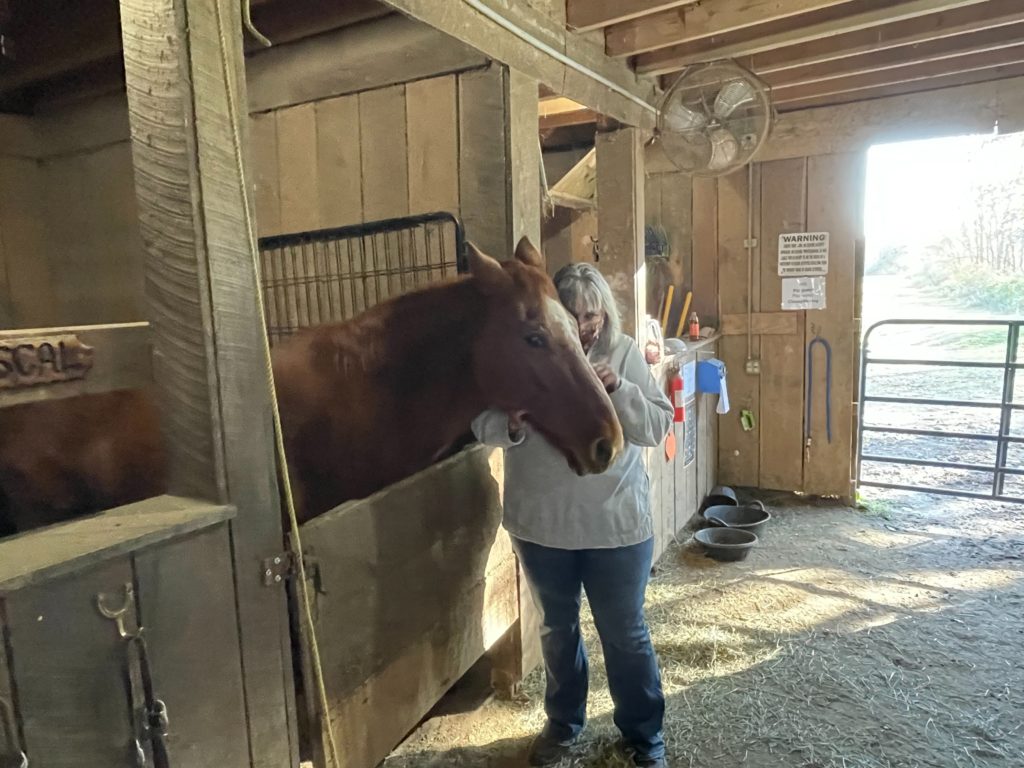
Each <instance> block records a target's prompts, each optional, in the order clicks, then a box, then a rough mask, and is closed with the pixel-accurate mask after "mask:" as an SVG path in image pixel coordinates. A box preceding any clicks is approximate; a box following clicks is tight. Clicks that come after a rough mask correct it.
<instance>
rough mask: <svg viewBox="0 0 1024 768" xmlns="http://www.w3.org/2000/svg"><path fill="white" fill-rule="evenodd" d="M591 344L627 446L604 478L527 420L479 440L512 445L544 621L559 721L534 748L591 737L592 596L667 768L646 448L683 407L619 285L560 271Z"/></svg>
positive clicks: (633, 712)
mask: <svg viewBox="0 0 1024 768" xmlns="http://www.w3.org/2000/svg"><path fill="white" fill-rule="evenodd" d="M555 286H556V287H557V289H558V295H559V298H560V299H561V301H562V304H563V305H565V307H566V309H567V310H569V312H570V313H571V314H572V315H573V316H574V317H575V318H576V323H577V325H578V327H579V335H580V342H581V343H582V344H583V349H584V351H585V352H586V353H587V356H588V358H589V359H590V360H591V362H592V363H593V365H594V368H595V370H596V372H597V374H598V377H599V378H600V379H601V381H602V382H603V383H604V385H605V388H606V389H607V390H608V394H609V396H610V397H611V400H612V403H613V405H614V406H615V410H616V412H617V414H618V417H619V421H620V422H621V424H622V430H623V434H624V437H625V442H626V445H625V448H624V450H623V452H622V454H621V455H620V456H619V458H618V459H617V460H616V461H615V463H614V464H613V465H612V466H611V467H610V468H609V469H608V471H606V472H605V473H604V474H601V475H587V476H584V477H578V476H577V475H576V474H575V473H574V472H572V471H571V470H570V469H569V467H568V466H567V465H566V462H565V459H564V458H563V457H562V456H561V454H559V453H558V451H557V450H556V449H555V448H553V447H552V446H551V444H550V443H548V442H547V441H546V440H545V439H544V438H543V437H542V436H541V435H540V434H539V433H538V432H536V431H534V430H532V429H531V428H530V426H529V424H524V423H523V422H522V421H521V420H520V419H519V418H517V417H516V416H515V415H509V414H506V413H502V412H496V411H488V412H485V413H483V414H481V415H480V416H479V417H477V419H476V420H475V421H474V422H473V432H474V433H475V435H476V437H477V439H478V440H480V441H481V442H483V443H487V444H489V445H497V446H501V447H503V448H505V449H506V457H505V515H504V525H505V528H506V529H507V530H508V532H509V533H510V534H511V536H512V542H513V545H514V547H515V549H516V553H517V554H518V556H519V560H520V562H521V563H522V566H523V570H524V572H525V574H526V578H527V581H528V582H529V585H530V590H531V592H532V594H533V598H534V602H535V603H536V605H537V608H538V610H539V611H540V613H541V617H542V618H541V646H542V650H543V655H544V666H545V669H546V672H547V690H546V693H545V698H544V708H545V712H546V713H547V724H546V725H545V727H544V730H543V731H542V732H541V733H540V735H539V736H537V738H536V739H535V740H534V742H533V744H532V746H531V747H530V755H529V759H530V764H531V765H549V764H552V763H555V762H558V761H559V760H560V759H561V758H562V757H564V756H565V755H566V754H567V753H568V752H569V750H570V748H571V747H572V745H573V743H574V742H575V741H576V740H577V738H578V737H579V735H580V732H581V731H582V730H583V726H584V722H585V715H586V706H587V685H588V683H587V656H586V651H585V649H584V647H583V641H582V638H581V636H580V624H579V614H580V598H581V588H583V589H586V592H587V599H588V601H589V602H590V607H591V610H592V612H593V615H594V623H595V624H596V626H597V631H598V634H599V636H600V638H601V645H602V647H603V648H604V655H605V667H606V669H607V672H608V684H609V688H610V690H611V695H612V700H613V701H614V703H615V716H614V719H615V724H616V726H617V727H618V728H619V731H620V732H621V733H622V736H623V746H624V747H625V748H626V749H627V751H628V752H630V753H631V754H632V756H633V760H634V762H635V763H636V765H639V766H656V767H658V768H660V767H661V766H664V765H665V744H664V740H663V738H662V719H663V716H664V709H665V699H664V696H663V694H662V689H661V679H660V675H659V672H658V663H657V659H656V657H655V654H654V648H653V647H652V645H651V638H650V634H649V632H648V629H647V624H646V621H645V619H644V592H645V591H646V587H647V579H648V576H649V575H650V570H651V559H652V554H653V536H654V530H653V522H652V519H651V511H650V505H649V500H648V493H649V487H650V481H649V479H648V477H647V470H646V468H645V467H644V458H643V451H642V448H641V447H642V446H657V445H660V444H661V442H662V440H664V439H665V436H666V434H667V433H668V430H669V427H670V426H671V423H672V405H671V403H670V402H669V400H668V398H667V397H666V396H665V395H664V394H663V393H662V391H661V390H660V389H659V387H658V385H657V383H656V382H655V381H654V378H653V377H652V376H651V373H650V371H649V370H648V367H647V363H646V362H645V361H644V358H643V356H642V355H641V353H640V350H639V348H638V347H637V345H636V343H635V342H634V341H633V339H631V338H630V337H629V336H627V335H625V334H623V333H622V331H621V330H620V329H621V323H620V320H619V313H618V311H617V310H616V307H615V301H614V299H613V297H612V293H611V290H610V288H609V287H608V283H607V282H606V281H605V279H604V277H602V276H601V273H600V272H598V270H597V269H596V268H595V267H593V266H592V265H590V264H570V265H569V266H567V267H565V268H563V269H561V270H560V271H559V272H558V274H557V275H555Z"/></svg>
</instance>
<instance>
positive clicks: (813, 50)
mask: <svg viewBox="0 0 1024 768" xmlns="http://www.w3.org/2000/svg"><path fill="white" fill-rule="evenodd" d="M1022 21H1024V5H1022V4H1021V2H1020V0H989V2H988V3H986V4H985V5H984V6H982V7H981V8H979V7H977V6H967V7H964V8H953V9H952V10H949V11H941V12H939V13H931V14H928V15H927V16H918V17H916V18H913V19H905V20H903V21H897V22H895V23H892V24H883V25H881V26H878V27H868V28H867V29H858V30H856V31H854V32H846V33H843V34H841V35H830V36H828V37H823V38H820V39H818V40H811V41H809V42H806V43H801V44H800V45H793V46H787V47H785V48H776V49H775V50H773V51H765V52H764V53H757V54H754V55H752V56H746V57H742V58H740V59H739V62H740V63H741V64H743V66H745V67H747V68H748V69H751V70H753V71H755V72H757V73H758V74H761V75H764V74H768V73H770V72H776V71H779V70H782V69H788V68H791V67H802V66H806V65H808V64H816V63H819V62H826V61H833V60H835V59H842V58H845V57H847V56H857V55H859V54H863V53H872V52H878V51H883V50H886V49H887V48H894V47H897V46H903V45H914V44H917V43H927V42H931V41H933V40H940V39H943V38H949V37H954V36H957V35H964V34H968V33H971V32H979V31H982V30H986V29H994V28H996V27H1001V26H1005V25H1008V24H1016V23H1019V22H1022ZM681 68H682V67H680V69H681Z"/></svg>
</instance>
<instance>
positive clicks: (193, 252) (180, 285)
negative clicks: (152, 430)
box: [96, 0, 314, 768]
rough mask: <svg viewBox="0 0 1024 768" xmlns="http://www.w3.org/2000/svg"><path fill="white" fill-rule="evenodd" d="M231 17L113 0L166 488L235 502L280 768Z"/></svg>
mask: <svg viewBox="0 0 1024 768" xmlns="http://www.w3.org/2000/svg"><path fill="white" fill-rule="evenodd" d="M239 17H240V14H238V12H237V5H235V4H234V3H232V2H229V0H215V2H209V1H208V0H159V2H145V3H143V2H139V0H121V33H122V40H123V43H124V51H125V75H126V80H127V91H128V106H129V118H130V122H131V127H132V137H133V138H132V153H133V159H134V167H135V188H136V194H137V197H138V206H139V220H140V226H141V228H142V235H143V241H144V242H145V244H146V256H147V258H146V277H147V281H146V287H147V299H148V307H149V319H150V323H151V326H152V328H153V339H154V346H155V348H156V354H155V355H154V377H153V378H154V381H155V383H156V387H155V389H156V391H157V393H158V395H159V403H160V406H161V417H162V422H163V427H164V434H165V437H166V444H167V453H168V474H169V483H168V485H169V490H170V491H171V492H172V493H175V494H179V495H183V496H191V497H197V498H204V499H210V500H217V501H221V502H227V503H231V504H233V505H234V506H235V507H237V509H238V517H237V519H235V520H233V521H232V523H231V537H232V541H231V546H232V556H233V559H234V572H235V584H234V587H235V610H236V611H237V614H238V621H239V626H240V633H239V637H240V640H241V647H242V669H243V674H244V679H245V707H246V718H247V725H248V739H249V752H250V755H251V765H252V766H253V768H284V766H291V765H295V764H297V763H298V755H297V749H296V748H295V745H296V734H295V722H294V699H295V695H294V686H293V684H292V680H291V677H292V665H291V643H290V638H289V632H288V618H287V611H286V603H285V592H284V589H283V588H267V587H265V586H263V584H262V582H261V581H260V578H259V574H258V570H257V569H258V565H257V564H258V563H259V562H260V561H261V559H262V558H265V557H268V556H270V555H272V554H274V553H275V552H278V551H280V548H281V543H282V530H281V513H280V508H279V495H278V488H277V476H276V472H275V458H274V454H273V440H272V435H273V429H272V423H271V419H270V410H271V409H270V387H269V382H268V379H267V376H266V363H267V361H266V357H265V354H264V346H263V329H261V328H260V324H259V316H258V313H257V306H256V295H257V294H256V291H257V285H258V276H257V269H256V265H255V263H254V260H253V254H252V253H251V251H250V247H251V237H250V231H249V227H248V226H247V220H248V218H249V217H254V214H255V211H254V209H253V207H252V202H251V198H249V196H248V195H246V196H245V198H243V196H242V195H240V194H239V191H240V190H245V189H246V186H245V184H246V181H245V178H244V170H245V168H244V166H245V165H246V163H245V159H246V158H245V157H244V155H243V157H242V158H239V157H238V156H237V154H236V152H235V141H234V137H235V135H236V131H237V132H239V133H240V134H241V139H242V142H243V147H244V146H245V144H244V142H245V139H246V134H247V131H246V128H245V124H244V123H243V122H242V118H243V116H244V115H245V114H246V104H247V103H248V101H247V95H246V89H245V77H244V73H243V58H242V31H241V19H240V18H239ZM186 20H187V23H186ZM223 42H226V45H227V50H226V51H224V50H223V49H222V43H223ZM225 61H226V62H227V68H226V69H227V71H226V72H225V67H224V63H225ZM313 146H314V145H312V144H310V145H308V149H309V151H310V153H311V154H312V147H313ZM239 159H241V160H242V163H241V165H242V166H243V168H242V171H243V175H240V174H239V164H240V163H239ZM279 159H280V158H279ZM281 167H282V169H283V164H282V166H281ZM246 198H249V199H246ZM96 764H97V765H100V764H103V763H99V762H98V763H96Z"/></svg>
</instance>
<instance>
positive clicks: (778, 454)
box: [758, 158, 807, 491]
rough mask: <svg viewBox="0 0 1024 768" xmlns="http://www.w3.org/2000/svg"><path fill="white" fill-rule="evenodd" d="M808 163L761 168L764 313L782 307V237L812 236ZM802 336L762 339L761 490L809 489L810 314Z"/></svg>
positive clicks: (791, 162)
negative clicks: (807, 351) (805, 432)
mask: <svg viewBox="0 0 1024 768" xmlns="http://www.w3.org/2000/svg"><path fill="white" fill-rule="evenodd" d="M806 169H807V161H806V160H804V159H803V158H796V159H792V160H775V161H772V162H768V163H764V164H762V166H761V201H762V203H761V204H762V210H761V235H760V237H761V309H762V310H763V311H765V312H777V311H779V309H780V308H781V307H782V280H781V278H780V277H779V271H778V266H779V254H778V249H779V235H780V234H783V233H790V232H804V231H806V227H805V221H806V211H807V197H806ZM794 314H796V315H797V327H798V334H797V335H794V336H776V335H771V334H767V335H764V336H762V337H761V377H760V378H761V402H762V403H763V404H764V405H765V407H764V408H763V409H762V411H761V425H760V433H761V441H760V449H761V454H760V470H759V471H760V482H759V483H758V486H759V487H760V488H771V489H774V490H780V491H799V490H800V489H801V488H802V486H803V454H804V451H803V428H804V419H803V403H804V313H803V312H795V313H794ZM769 404H770V407H769Z"/></svg>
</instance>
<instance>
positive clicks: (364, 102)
mask: <svg viewBox="0 0 1024 768" xmlns="http://www.w3.org/2000/svg"><path fill="white" fill-rule="evenodd" d="M359 123H360V137H361V142H362V176H363V216H364V217H365V219H366V220H367V221H378V220H380V219H388V218H392V217H395V216H406V215H408V213H409V167H408V139H407V137H406V117H405V86H404V85H398V86H393V87H390V88H381V89H380V90H376V91H367V92H365V93H361V94H359ZM390 254H391V250H390V247H389V246H388V245H387V243H386V242H385V238H384V237H383V236H376V237H372V238H367V239H366V240H365V242H364V244H363V257H364V263H367V262H368V263H369V264H371V265H372V267H371V268H372V270H373V271H375V272H377V273H378V277H377V279H376V280H375V281H374V288H375V290H376V294H375V295H374V296H373V297H372V299H371V301H373V302H379V301H383V300H384V299H385V298H387V297H388V296H390V295H392V294H394V293H398V292H399V291H400V290H401V283H400V280H399V279H398V278H397V277H396V276H392V277H390V278H389V277H388V276H387V272H388V271H389V270H390V269H391V268H393V266H394V265H392V264H389V256H390Z"/></svg>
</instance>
